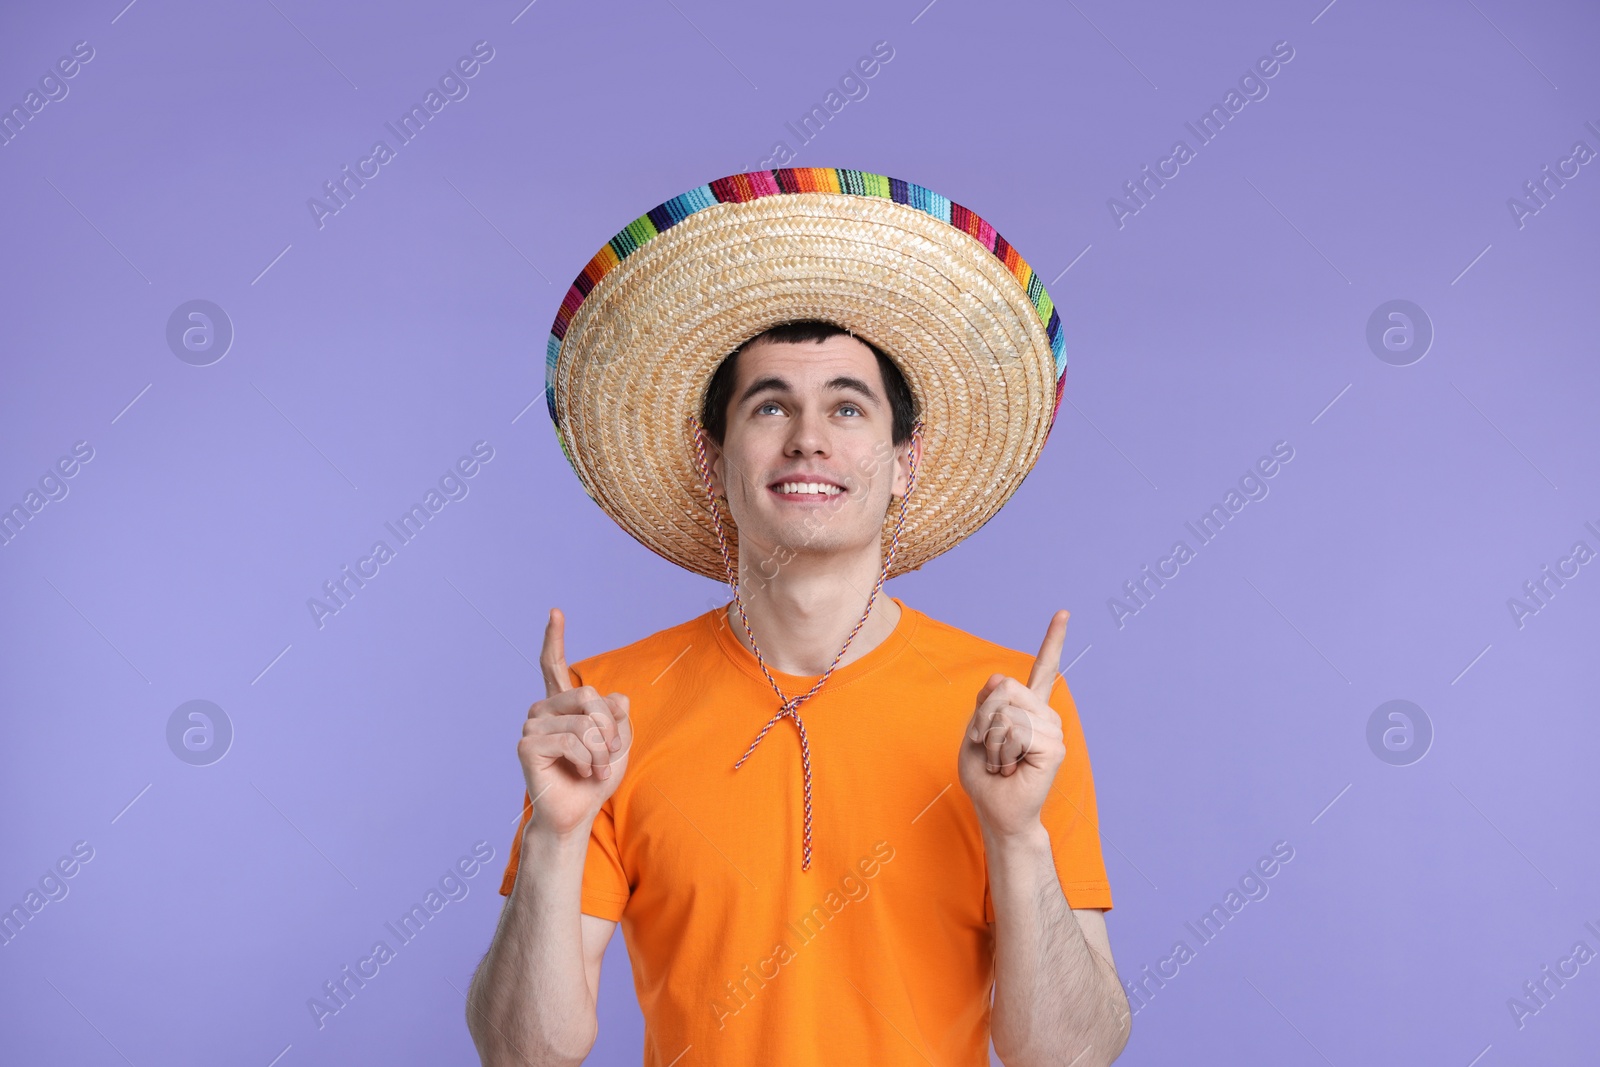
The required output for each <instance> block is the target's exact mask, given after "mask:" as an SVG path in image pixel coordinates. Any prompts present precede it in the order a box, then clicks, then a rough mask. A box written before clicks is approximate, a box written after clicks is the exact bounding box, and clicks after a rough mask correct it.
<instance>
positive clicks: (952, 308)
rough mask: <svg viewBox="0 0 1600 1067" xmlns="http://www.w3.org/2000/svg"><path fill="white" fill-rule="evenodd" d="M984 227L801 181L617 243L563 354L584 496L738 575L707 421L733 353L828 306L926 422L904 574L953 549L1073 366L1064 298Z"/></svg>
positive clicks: (717, 569) (1018, 473)
mask: <svg viewBox="0 0 1600 1067" xmlns="http://www.w3.org/2000/svg"><path fill="white" fill-rule="evenodd" d="M766 173H767V176H768V179H769V180H770V173H771V172H766ZM850 173H855V172H850ZM741 177H742V176H741ZM881 180H882V181H884V182H887V181H888V179H881ZM722 181H724V182H727V181H729V179H723V180H722ZM902 186H903V183H902ZM702 188H706V187H702ZM912 188H915V187H912ZM688 195H689V194H685V196H688ZM682 199H683V198H682V197H680V198H679V200H682ZM673 203H676V201H669V205H671V204H673ZM944 203H945V205H947V206H948V204H949V202H948V201H945V202H944ZM666 206H668V205H664V207H666ZM658 210H660V209H658ZM960 210H965V209H960ZM653 214H654V213H653ZM968 216H969V217H970V218H976V216H971V215H970V213H968ZM647 218H648V217H647ZM979 221H980V222H981V220H979ZM982 225H983V227H984V228H986V229H987V234H986V236H987V237H988V238H990V239H989V240H980V238H979V237H976V236H974V235H973V234H972V233H969V232H966V231H965V230H963V229H958V228H957V227H956V226H954V225H952V224H951V222H949V221H947V220H946V219H944V218H940V217H938V216H937V215H935V214H932V213H930V212H929V210H927V209H926V208H919V207H916V206H911V205H910V204H907V203H897V202H895V200H893V199H890V198H888V197H886V196H884V195H876V196H874V195H857V194H852V193H843V192H794V193H780V194H778V195H760V196H757V197H756V198H754V199H750V200H746V201H741V202H721V203H717V202H712V203H709V204H707V205H705V206H699V207H696V208H695V209H694V210H693V211H692V213H690V214H687V215H686V216H685V217H683V218H681V219H677V220H672V221H670V222H669V228H667V229H665V230H663V231H661V232H656V233H653V234H647V235H644V236H645V237H646V239H645V240H644V241H643V242H641V243H637V244H636V245H634V246H632V247H629V248H627V249H626V251H625V253H624V257H623V258H618V257H617V256H616V255H615V253H614V252H613V253H611V254H610V255H609V256H608V255H606V253H607V252H608V251H609V250H611V249H613V248H614V247H615V246H616V244H617V241H615V240H614V241H613V242H612V243H611V244H610V245H608V246H607V248H606V249H602V255H601V256H597V257H596V261H602V260H604V270H603V273H601V272H596V271H594V270H593V269H592V268H593V264H591V268H590V269H588V270H586V272H585V275H580V278H579V283H580V284H579V285H575V286H574V290H573V293H576V294H577V299H576V300H572V299H571V296H572V294H569V300H568V302H566V303H564V305H563V309H562V317H561V318H560V319H558V324H557V325H558V334H559V336H555V337H553V338H552V343H551V346H550V351H549V353H548V356H549V359H548V393H549V397H548V400H549V406H550V411H551V415H552V417H553V419H554V421H555V424H556V429H557V433H558V436H559V437H560V439H561V443H562V447H563V449H564V450H565V452H566V454H567V457H568V459H569V460H570V461H571V463H572V466H573V469H574V470H575V471H576V472H577V474H578V477H579V479H580V481H581V482H582V483H583V486H584V489H585V490H586V491H587V492H588V494H589V495H590V496H591V497H593V498H594V500H595V501H596V502H597V503H598V504H599V505H600V506H601V508H603V509H604V510H605V511H606V513H607V514H608V515H610V516H611V517H612V518H613V519H614V520H615V521H616V522H617V523H618V524H619V525H621V526H622V527H623V529H625V530H627V531H628V533H630V534H631V535H632V536H633V537H635V538H637V539H638V540H639V541H640V542H641V543H643V544H644V545H645V546H646V547H648V548H650V549H652V550H653V551H655V552H657V553H659V554H660V555H662V556H664V557H665V558H667V559H669V560H671V561H673V562H674V563H677V564H679V565H681V566H683V567H686V568H688V569H689V570H692V571H695V572H696V573H699V574H703V575H705V576H707V577H709V578H714V579H721V578H723V577H724V570H723V565H722V561H721V557H720V556H719V554H718V549H717V540H716V533H715V531H714V529H713V526H712V519H711V514H710V511H709V509H708V506H707V503H706V499H705V496H704V490H703V489H701V488H700V479H699V476H698V474H697V473H696V469H695V465H694V449H693V436H692V433H691V431H690V428H689V427H690V419H691V417H692V416H697V415H698V414H699V412H700V406H701V402H702V398H703V396H704V394H705V389H706V385H707V383H708V382H709V381H710V378H711V374H712V372H713V371H714V370H715V369H716V367H717V365H718V364H719V363H720V362H721V361H722V360H723V359H724V358H725V357H726V356H727V354H728V353H729V352H731V351H732V350H733V349H734V348H736V347H738V346H739V345H740V344H742V343H743V342H745V341H746V340H748V339H749V338H751V337H753V336H755V335H756V334H758V333H760V332H762V331H763V330H765V329H767V328H769V327H771V326H775V325H778V324H780V323H784V322H791V321H795V320H799V319H821V320H824V321H828V322H833V323H837V324H838V325H840V326H843V327H845V328H847V329H849V330H851V331H852V332H854V333H855V334H856V335H858V336H859V337H861V338H863V339H864V340H867V341H870V342H872V343H873V344H875V345H877V346H878V347H879V348H880V349H882V350H883V351H884V352H885V353H886V354H887V355H888V356H889V357H890V358H891V359H893V360H894V362H895V363H896V364H897V365H898V366H899V367H900V368H901V370H902V372H903V373H904V374H905V377H906V380H907V382H908V383H909V384H910V386H911V390H912V393H913V395H914V397H915V399H916V402H917V407H918V411H919V414H920V415H921V417H922V420H923V424H924V446H923V460H922V463H921V464H920V469H919V471H918V483H917V487H916V490H915V491H914V492H913V494H912V497H911V501H910V506H909V508H908V511H907V514H906V519H905V525H904V528H903V530H902V533H901V542H900V546H899V551H898V553H897V555H896V557H895V560H894V567H893V570H892V572H891V576H892V575H895V574H901V573H904V572H906V571H908V570H914V569H916V568H918V567H920V566H921V565H922V564H924V563H926V562H927V561H928V560H930V559H932V558H934V557H935V556H938V555H939V554H940V553H942V552H945V551H947V550H948V549H950V548H952V547H954V546H955V545H956V544H957V543H958V542H960V541H961V540H962V539H963V538H965V537H967V536H968V535H970V534H971V533H972V532H973V531H975V530H977V529H978V528H979V527H981V526H982V525H983V524H984V523H985V522H987V521H988V520H989V519H990V518H991V517H993V515H994V514H995V513H996V512H997V511H998V510H999V509H1000V507H1001V505H1002V504H1004V503H1005V501H1006V500H1007V499H1008V498H1009V497H1010V496H1011V494H1012V493H1013V492H1015V491H1016V489H1017V487H1018V486H1019V485H1020V484H1021V482H1022V479H1023V477H1024V476H1025V475H1026V474H1027V472H1028V471H1029V470H1030V469H1031V468H1032V466H1033V464H1034V462H1035V461H1036V460H1037V458H1038V455H1039V452H1040V450H1041V449H1042V448H1043V446H1044V443H1045V439H1046V437H1047V436H1048V434H1049V431H1050V426H1051V423H1052V422H1053V420H1054V415H1055V412H1056V409H1057V406H1058V405H1059V402H1060V388H1059V387H1060V385H1061V384H1062V382H1063V381H1064V374H1065V369H1066V368H1065V360H1064V359H1063V358H1060V357H1059V356H1058V353H1059V351H1060V347H1061V340H1060V337H1059V325H1058V319H1057V317H1056V315H1055V313H1054V309H1053V305H1051V304H1050V303H1049V297H1048V296H1047V295H1045V294H1043V288H1042V285H1041V284H1040V283H1039V282H1038V280H1037V279H1036V278H1035V277H1034V276H1033V274H1032V271H1031V270H1030V269H1029V268H1027V266H1026V264H1021V261H1020V259H1018V258H1017V257H1016V254H1015V252H1014V250H1011V249H1010V246H1009V245H1006V244H1005V242H1004V240H1003V238H999V237H998V235H995V234H994V231H993V229H992V228H990V227H987V224H986V223H984V224H982ZM630 229H632V228H630ZM628 232H629V231H624V234H627V233H628ZM624 234H619V235H618V239H619V240H620V239H621V238H622V237H623V236H624ZM997 244H998V245H999V246H1001V247H1003V249H1004V250H1005V251H1006V252H1009V253H1010V254H1009V256H1008V257H1007V258H1001V253H1000V252H999V251H997V249H996V245H997ZM1018 264H1021V266H1020V271H1019V267H1018ZM597 273H598V274H599V277H598V279H597V280H596V278H595V276H594V275H595V274H597ZM1019 273H1021V274H1022V276H1024V277H1026V278H1027V279H1028V283H1024V282H1023V281H1021V280H1019ZM580 288H581V290H582V291H581V292H580V291H579V290H580ZM1030 290H1037V292H1036V293H1030ZM1041 298H1042V300H1041ZM574 304H576V305H577V306H576V309H575V310H574V308H573V305H574ZM1047 309H1048V314H1047V313H1046V312H1047ZM563 320H564V321H563ZM1047 321H1048V323H1049V325H1050V327H1052V330H1051V331H1050V332H1047V328H1046V322H1047ZM1052 333H1055V334H1056V336H1054V337H1052V336H1051V334H1052ZM1052 341H1054V343H1052ZM898 510H899V509H898V507H891V508H890V512H889V515H887V516H886V517H885V537H886V538H887V537H888V535H889V531H890V528H891V527H892V519H893V517H894V515H895V514H896V513H897V512H898ZM728 534H729V536H730V538H733V537H736V532H735V531H734V530H733V529H732V528H731V525H730V528H729V530H728Z"/></svg>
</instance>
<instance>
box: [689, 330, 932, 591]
mask: <svg viewBox="0 0 1600 1067" xmlns="http://www.w3.org/2000/svg"><path fill="white" fill-rule="evenodd" d="M736 371H737V373H736V375H735V381H734V388H733V400H732V402H731V403H730V404H729V407H728V421H727V430H726V432H725V433H724V435H723V443H722V448H721V451H720V455H718V456H717V458H716V459H715V461H714V463H713V468H712V469H713V475H714V477H715V478H716V480H717V482H718V483H719V488H721V489H722V490H723V491H724V492H725V494H726V496H727V499H728V510H729V512H730V513H731V514H732V515H733V520H734V523H735V524H736V525H737V526H738V528H739V540H740V545H741V552H742V553H749V552H750V551H751V550H754V551H755V552H756V553H757V555H756V556H755V557H751V556H748V555H747V556H746V558H747V560H750V559H754V560H756V561H759V560H761V559H766V558H769V557H770V555H771V554H772V553H773V552H774V551H775V550H777V549H779V548H788V549H791V550H793V551H796V552H811V553H815V552H821V553H829V552H850V551H864V550H866V549H867V548H868V546H871V547H873V548H876V546H877V545H878V544H879V539H880V536H881V533H882V530H883V519H884V515H885V514H886V512H887V510H888V507H889V503H890V499H891V496H897V495H899V494H903V493H904V492H905V488H906V476H907V473H908V470H907V465H906V454H907V452H908V451H909V444H907V445H906V446H902V447H901V448H898V449H896V448H895V447H894V446H893V443H892V441H893V423H894V419H893V413H892V411H891V409H890V407H889V399H888V396H887V395H886V393H885V390H884V385H883V375H882V373H881V372H880V371H879V369H878V360H877V357H876V356H875V355H874V354H873V352H872V349H870V348H868V347H867V346H866V345H864V344H862V343H861V342H860V341H858V340H856V339H855V338H854V337H850V336H847V335H844V334H839V335H836V336H833V337H830V338H828V339H827V340H825V341H803V342H799V343H794V344H790V343H783V342H769V341H759V342H757V343H755V344H752V345H750V346H748V347H747V348H745V350H744V351H742V352H741V353H740V354H739V359H738V362H737V364H736Z"/></svg>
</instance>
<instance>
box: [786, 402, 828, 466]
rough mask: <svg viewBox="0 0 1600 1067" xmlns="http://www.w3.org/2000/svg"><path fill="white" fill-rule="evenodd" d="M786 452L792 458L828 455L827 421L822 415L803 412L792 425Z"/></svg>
mask: <svg viewBox="0 0 1600 1067" xmlns="http://www.w3.org/2000/svg"><path fill="white" fill-rule="evenodd" d="M784 452H785V454H787V455H790V456H825V455H827V454H828V426H827V420H826V419H824V418H823V417H822V415H821V414H820V413H817V412H811V411H801V412H800V413H799V414H797V415H796V416H795V417H794V420H793V421H792V422H791V423H790V427H789V440H788V442H787V447H786V448H785V449H784Z"/></svg>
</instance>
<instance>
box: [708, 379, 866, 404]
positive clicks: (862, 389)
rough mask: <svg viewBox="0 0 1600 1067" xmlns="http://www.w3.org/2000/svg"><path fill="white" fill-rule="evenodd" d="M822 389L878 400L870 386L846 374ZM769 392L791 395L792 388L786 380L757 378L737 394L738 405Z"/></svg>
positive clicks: (830, 381) (829, 381) (831, 380)
mask: <svg viewBox="0 0 1600 1067" xmlns="http://www.w3.org/2000/svg"><path fill="white" fill-rule="evenodd" d="M823 388H825V389H845V390H848V391H850V392H853V393H860V394H861V395H862V396H864V397H866V398H867V399H868V400H871V401H873V402H877V401H878V399H879V398H878V394H877V393H875V392H873V391H872V386H870V385H868V384H867V383H866V382H864V381H862V380H861V379H860V378H856V377H854V376H852V375H848V374H841V375H839V376H838V377H837V378H829V379H828V381H827V383H826V384H825V385H824V386H823ZM769 391H770V392H775V393H792V392H794V386H792V385H790V384H789V382H788V381H787V380H786V379H783V378H779V377H777V376H775V375H768V376H767V377H765V378H757V379H756V380H755V381H753V382H751V383H750V385H749V387H747V388H746V389H745V391H744V392H743V393H741V394H739V403H741V404H742V403H744V402H745V401H746V400H749V399H750V398H751V397H753V396H755V395H756V394H758V393H765V392H769Z"/></svg>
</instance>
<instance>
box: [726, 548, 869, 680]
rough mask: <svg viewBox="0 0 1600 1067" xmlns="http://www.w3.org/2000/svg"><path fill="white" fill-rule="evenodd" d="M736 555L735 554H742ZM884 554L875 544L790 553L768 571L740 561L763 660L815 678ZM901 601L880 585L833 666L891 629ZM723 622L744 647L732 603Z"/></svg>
mask: <svg viewBox="0 0 1600 1067" xmlns="http://www.w3.org/2000/svg"><path fill="white" fill-rule="evenodd" d="M742 555H743V554H742V553H741V556H742ZM882 566H883V559H882V556H881V555H880V552H879V550H878V547H877V546H876V545H873V546H871V549H870V551H867V552H863V553H862V554H860V555H859V556H856V557H854V558H846V559H841V558H839V557H837V556H833V555H830V556H828V557H826V558H815V557H812V558H807V557H803V556H797V557H795V558H794V559H792V560H790V561H789V562H788V563H786V564H784V565H783V566H782V567H779V568H778V570H777V573H776V574H775V575H774V576H773V577H771V578H767V577H765V576H763V575H762V574H761V573H760V571H759V570H757V569H756V568H755V567H754V566H753V565H752V566H749V567H747V566H746V565H745V563H744V560H743V559H742V558H741V560H740V585H739V590H740V597H741V599H743V601H744V608H745V614H746V615H748V616H749V618H750V629H751V630H752V631H753V632H754V637H755V640H756V643H757V644H758V645H760V647H761V656H762V658H763V659H764V660H766V663H767V666H768V667H770V668H771V669H772V670H774V671H780V672H782V673H784V674H795V675H800V676H801V677H811V678H814V677H816V676H818V675H820V674H822V673H823V672H824V671H826V670H827V669H828V667H829V666H831V665H832V664H833V658H834V656H836V655H838V654H839V646H840V645H842V644H844V640H845V638H846V637H848V636H849V635H850V631H851V630H852V629H854V627H855V625H856V623H857V622H858V621H859V620H860V618H861V612H862V611H863V610H864V609H865V608H866V606H867V597H868V596H870V595H871V593H872V587H873V586H875V585H876V584H877V583H878V573H879V571H880V569H881V568H882ZM899 621H900V607H899V605H897V604H896V603H895V602H894V601H893V600H891V599H890V598H889V595H888V593H887V592H879V594H878V596H877V599H876V600H874V601H873V604H872V614H871V615H869V616H868V617H867V621H866V623H865V624H864V625H863V626H862V627H861V632H860V633H858V634H856V637H855V640H854V641H852V642H850V648H849V649H848V650H847V651H846V652H845V654H844V657H843V658H842V659H840V661H839V666H841V667H842V666H844V665H845V664H846V663H850V662H852V661H853V660H857V659H860V658H861V657H862V656H865V655H866V654H867V653H868V652H871V651H872V650H873V649H874V648H876V647H878V645H880V644H882V643H883V641H884V640H885V639H886V638H887V637H888V636H889V635H890V634H891V633H893V632H894V628H895V626H896V625H897V624H898V623H899ZM728 625H729V626H730V627H731V628H732V629H733V634H734V636H735V637H736V638H738V639H739V640H740V641H741V642H743V644H744V645H745V647H746V648H749V647H750V640H749V637H747V636H746V634H745V631H744V626H743V625H742V624H741V623H740V621H739V613H738V610H737V609H736V608H735V607H734V606H733V605H732V604H730V605H728Z"/></svg>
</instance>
